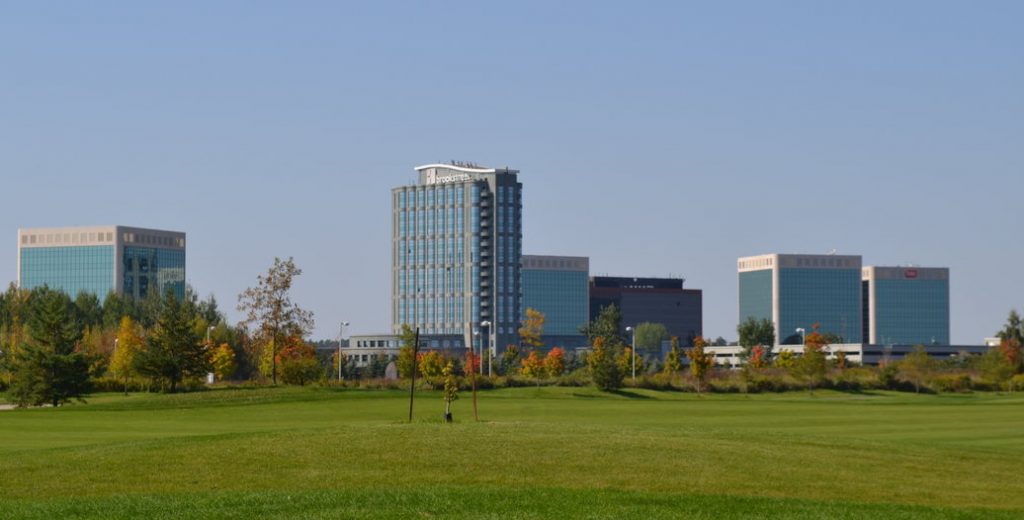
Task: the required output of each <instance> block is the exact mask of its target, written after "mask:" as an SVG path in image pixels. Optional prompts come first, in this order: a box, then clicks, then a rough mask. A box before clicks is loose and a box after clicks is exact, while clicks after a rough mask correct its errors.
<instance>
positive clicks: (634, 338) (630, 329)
mask: <svg viewBox="0 0 1024 520" xmlns="http://www.w3.org/2000/svg"><path fill="white" fill-rule="evenodd" d="M626 332H632V333H633V338H632V339H631V340H630V345H631V346H630V350H632V351H633V381H636V329H634V328H633V327H626Z"/></svg>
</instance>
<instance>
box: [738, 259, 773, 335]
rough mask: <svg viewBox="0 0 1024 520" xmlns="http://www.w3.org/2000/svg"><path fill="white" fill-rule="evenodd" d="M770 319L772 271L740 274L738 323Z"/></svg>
mask: <svg viewBox="0 0 1024 520" xmlns="http://www.w3.org/2000/svg"><path fill="white" fill-rule="evenodd" d="M747 318H754V319H757V320H761V319H766V320H769V321H771V319H772V270H771V269H763V270H760V271H747V272H742V273H740V323H743V322H744V321H746V320H747Z"/></svg>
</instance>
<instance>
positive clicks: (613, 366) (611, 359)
mask: <svg viewBox="0 0 1024 520" xmlns="http://www.w3.org/2000/svg"><path fill="white" fill-rule="evenodd" d="M587 366H588V368H589V369H590V379H591V380H592V381H593V382H594V386H596V387H598V388H600V389H601V390H606V391H609V390H618V389H619V388H620V387H621V386H622V372H620V371H619V366H618V364H617V363H616V362H615V353H614V352H612V351H611V349H609V348H608V347H607V346H605V342H604V338H602V337H600V336H598V337H596V338H595V339H594V347H593V349H592V350H591V352H590V355H589V356H587Z"/></svg>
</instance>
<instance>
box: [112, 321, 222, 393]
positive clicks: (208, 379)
mask: <svg viewBox="0 0 1024 520" xmlns="http://www.w3.org/2000/svg"><path fill="white" fill-rule="evenodd" d="M212 330H213V325H210V326H209V327H206V348H208V349H210V350H211V351H212V350H213V345H211V344H210V331H212ZM114 343H115V344H116V343H117V342H116V341H115V342H114ZM214 377H216V376H214V373H213V372H209V373H207V374H206V382H207V383H209V384H213V381H214Z"/></svg>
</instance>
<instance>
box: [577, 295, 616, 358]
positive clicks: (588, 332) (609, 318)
mask: <svg viewBox="0 0 1024 520" xmlns="http://www.w3.org/2000/svg"><path fill="white" fill-rule="evenodd" d="M580 332H582V333H583V334H584V335H585V336H587V339H588V340H590V344H591V345H594V344H596V342H597V339H598V338H601V339H602V340H603V343H604V347H605V348H609V349H611V350H613V351H617V350H618V349H619V348H621V347H622V345H623V340H622V312H621V311H620V310H619V308H618V307H616V306H615V304H614V303H613V304H610V305H608V306H605V307H601V312H600V313H598V315H597V317H596V318H594V321H592V322H590V323H588V324H586V325H584V326H583V327H582V328H581V329H580Z"/></svg>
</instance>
